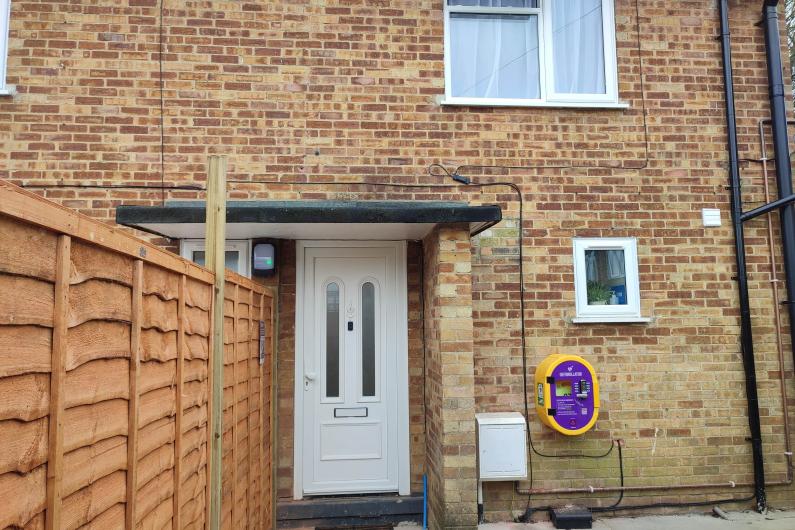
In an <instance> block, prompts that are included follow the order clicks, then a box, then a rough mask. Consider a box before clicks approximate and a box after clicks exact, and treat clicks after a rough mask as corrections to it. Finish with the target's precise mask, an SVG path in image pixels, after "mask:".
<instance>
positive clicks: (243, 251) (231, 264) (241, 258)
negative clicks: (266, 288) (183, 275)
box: [179, 239, 251, 277]
mask: <svg viewBox="0 0 795 530" xmlns="http://www.w3.org/2000/svg"><path fill="white" fill-rule="evenodd" d="M179 253H180V255H181V256H182V257H183V258H185V259H189V260H191V261H193V262H194V263H198V264H199V265H201V266H202V267H204V266H205V264H206V262H205V259H206V257H207V254H206V252H205V245H204V239H183V240H182V241H181V242H180V251H179ZM250 256H251V241H249V240H231V241H227V242H226V256H225V260H226V268H227V269H229V270H231V271H232V272H236V273H238V274H240V275H242V276H248V277H250V276H251V273H250V271H249V261H250V260H249V258H250Z"/></svg>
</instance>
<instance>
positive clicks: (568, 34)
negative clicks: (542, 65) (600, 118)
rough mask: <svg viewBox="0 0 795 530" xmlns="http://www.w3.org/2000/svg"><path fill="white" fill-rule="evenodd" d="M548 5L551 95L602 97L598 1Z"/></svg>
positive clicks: (602, 54) (559, 0) (572, 0)
mask: <svg viewBox="0 0 795 530" xmlns="http://www.w3.org/2000/svg"><path fill="white" fill-rule="evenodd" d="M550 5H551V6H552V53H553V56H554V70H555V91H556V92H558V93H561V94H605V93H606V90H607V89H606V87H607V85H606V83H605V50H604V35H603V32H602V0H555V1H554V2H550Z"/></svg>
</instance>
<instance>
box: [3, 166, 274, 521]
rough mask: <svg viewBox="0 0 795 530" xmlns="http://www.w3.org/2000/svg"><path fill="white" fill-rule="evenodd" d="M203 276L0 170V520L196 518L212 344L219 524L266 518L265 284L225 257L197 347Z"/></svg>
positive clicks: (208, 281)
mask: <svg viewBox="0 0 795 530" xmlns="http://www.w3.org/2000/svg"><path fill="white" fill-rule="evenodd" d="M212 289H213V275H212V273H210V272H209V271H207V270H206V269H204V268H202V267H199V266H197V265H195V264H193V263H190V262H188V261H186V260H183V259H181V258H179V257H177V256H175V255H173V254H171V253H169V252H167V251H165V250H162V249H160V248H158V247H155V246H153V245H150V244H148V243H145V242H142V241H140V240H138V239H136V238H135V237H133V236H132V235H130V234H128V233H126V232H124V231H122V230H119V229H116V228H113V227H111V226H108V225H104V224H102V223H99V222H97V221H95V220H92V219H90V218H88V217H86V216H83V215H80V214H78V213H76V212H74V211H72V210H69V209H67V208H63V207H61V206H59V205H56V204H53V203H51V202H48V201H46V200H44V199H42V198H41V197H38V196H36V195H33V194H31V193H28V192H26V191H23V190H21V189H19V188H17V187H15V186H12V185H10V184H7V183H3V182H0V448H2V449H0V499H2V502H0V528H7V527H12V528H14V527H18V528H40V527H45V528H52V529H56V528H77V527H81V526H87V527H90V528H98V529H104V528H120V527H126V528H138V527H144V528H163V527H165V526H171V527H172V528H180V529H181V528H202V527H205V526H206V521H207V520H208V513H207V510H208V506H209V502H208V495H209V488H208V487H207V485H208V484H209V480H208V479H209V476H208V472H209V465H208V457H209V454H210V452H209V451H208V447H209V445H210V444H209V435H210V429H208V425H209V424H210V421H211V418H210V417H209V416H210V413H211V410H210V408H209V406H208V403H209V399H208V398H209V393H210V389H211V388H212V378H213V377H214V375H215V374H213V373H212V370H211V369H210V367H211V366H212V364H211V359H212V356H213V355H216V354H217V355H223V356H224V364H225V369H224V374H223V377H224V384H223V387H224V411H223V415H224V422H223V425H224V435H223V447H224V456H223V462H222V463H223V504H222V512H223V513H222V523H223V527H224V528H269V527H270V522H271V513H272V506H271V482H272V481H271V472H272V471H271V459H270V455H271V451H270V444H271V414H270V411H271V407H270V401H271V377H272V371H271V364H270V363H271V359H272V356H271V355H270V354H271V352H270V349H271V348H270V346H271V342H270V341H271V340H272V335H271V334H272V329H273V326H272V318H273V297H272V294H271V293H270V291H269V290H268V289H267V288H264V287H261V286H259V285H257V284H255V283H253V282H251V281H250V280H248V279H246V278H243V277H241V276H238V275H236V274H232V273H227V283H226V300H225V304H224V307H223V308H222V310H223V312H224V324H225V325H224V328H225V329H224V336H225V340H224V351H223V352H213V351H212V348H211V344H212V341H211V340H210V337H211V322H212V319H211V316H212V311H214V310H216V308H213V307H212ZM260 321H263V322H264V324H265V325H264V329H265V334H264V337H262V338H260ZM261 340H264V344H266V345H267V348H266V350H268V351H267V355H266V357H265V362H264V364H262V365H261V364H260V363H259V348H260V341H261Z"/></svg>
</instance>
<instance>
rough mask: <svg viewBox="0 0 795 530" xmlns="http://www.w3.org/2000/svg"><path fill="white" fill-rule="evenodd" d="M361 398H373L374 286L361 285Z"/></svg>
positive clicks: (366, 283)
mask: <svg viewBox="0 0 795 530" xmlns="http://www.w3.org/2000/svg"><path fill="white" fill-rule="evenodd" d="M362 396H365V397H373V396H375V286H374V285H373V284H372V283H371V282H365V283H364V285H362Z"/></svg>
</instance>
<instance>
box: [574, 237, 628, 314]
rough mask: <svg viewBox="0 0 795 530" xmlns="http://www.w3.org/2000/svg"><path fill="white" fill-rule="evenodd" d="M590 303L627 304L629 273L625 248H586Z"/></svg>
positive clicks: (586, 273) (586, 270)
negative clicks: (627, 271) (625, 258)
mask: <svg viewBox="0 0 795 530" xmlns="http://www.w3.org/2000/svg"><path fill="white" fill-rule="evenodd" d="M585 275H586V278H587V280H588V305H627V304H628V301H627V273H626V266H625V260H624V251H623V250H586V251H585Z"/></svg>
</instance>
